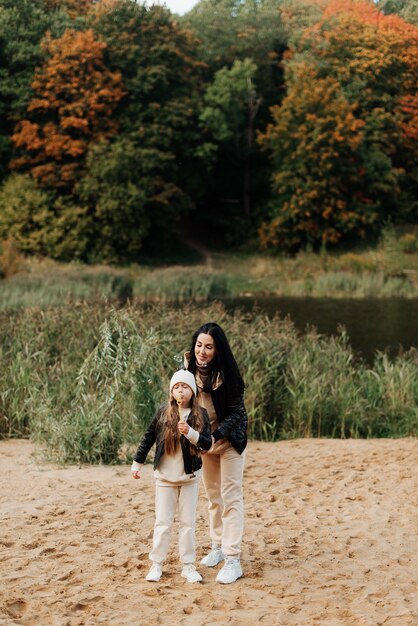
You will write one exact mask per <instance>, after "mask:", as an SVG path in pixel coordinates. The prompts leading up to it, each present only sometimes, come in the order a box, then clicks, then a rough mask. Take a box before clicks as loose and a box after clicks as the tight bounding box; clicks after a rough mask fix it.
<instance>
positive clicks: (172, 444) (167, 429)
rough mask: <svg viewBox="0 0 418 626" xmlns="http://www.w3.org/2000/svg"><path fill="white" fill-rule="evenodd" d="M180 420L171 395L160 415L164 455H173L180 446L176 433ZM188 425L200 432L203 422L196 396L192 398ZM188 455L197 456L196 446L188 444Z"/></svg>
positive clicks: (177, 433)
mask: <svg viewBox="0 0 418 626" xmlns="http://www.w3.org/2000/svg"><path fill="white" fill-rule="evenodd" d="M179 418H180V412H179V407H178V405H177V402H176V401H175V400H174V398H173V396H172V394H170V399H169V401H168V403H167V406H166V409H165V411H163V412H162V414H161V421H162V425H163V429H162V437H163V438H164V452H165V453H166V454H174V453H175V452H177V450H178V449H179V446H180V433H179V431H178V423H179ZM188 424H189V426H191V427H192V428H194V429H195V430H197V431H198V432H201V431H202V428H203V424H204V420H203V414H202V409H201V408H200V406H199V405H198V403H197V400H196V396H195V395H194V394H193V396H192V406H191V411H190V415H189V418H188ZM190 454H192V455H195V456H197V455H198V454H199V451H198V450H197V448H196V446H194V445H193V444H192V443H191V444H190Z"/></svg>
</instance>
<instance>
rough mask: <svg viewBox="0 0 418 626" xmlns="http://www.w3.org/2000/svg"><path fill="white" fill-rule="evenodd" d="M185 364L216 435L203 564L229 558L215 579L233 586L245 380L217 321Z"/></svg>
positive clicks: (240, 512) (201, 333) (206, 472)
mask: <svg viewBox="0 0 418 626" xmlns="http://www.w3.org/2000/svg"><path fill="white" fill-rule="evenodd" d="M186 362H187V368H188V370H189V371H190V372H192V373H193V374H194V376H195V379H196V384H197V387H198V389H199V393H198V396H197V399H198V402H199V404H200V406H201V407H203V408H204V409H206V411H207V412H208V414H209V419H210V423H211V433H212V447H211V448H210V450H209V451H208V452H207V453H206V454H204V456H203V483H204V485H205V489H206V495H207V497H208V500H209V525H210V535H211V540H212V549H211V551H210V552H209V554H207V555H206V556H205V557H204V558H203V559H202V561H201V564H202V565H206V566H208V567H214V566H215V565H217V564H218V563H220V562H221V561H223V560H225V564H224V566H223V568H222V569H221V570H220V571H219V573H218V575H217V578H216V580H217V581H218V582H220V583H224V584H228V583H233V582H235V581H236V580H237V579H238V578H240V577H241V576H242V567H241V561H240V555H241V542H242V534H243V530H244V502H243V490H242V477H243V471H244V457H245V454H244V450H245V448H246V445H247V425H248V418H247V414H246V411H245V407H244V395H243V394H244V382H243V380H242V377H241V374H240V372H239V369H238V365H237V363H236V361H235V358H234V356H233V354H232V350H231V348H230V345H229V343H228V340H227V338H226V336H225V333H224V331H223V330H222V328H221V327H220V326H219V325H218V324H215V323H214V322H209V323H207V324H204V325H203V326H201V327H200V328H198V329H197V331H196V332H195V333H194V335H193V338H192V346H191V349H190V352H188V353H186Z"/></svg>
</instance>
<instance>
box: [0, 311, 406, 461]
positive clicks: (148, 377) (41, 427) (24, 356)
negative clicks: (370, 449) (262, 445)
mask: <svg viewBox="0 0 418 626" xmlns="http://www.w3.org/2000/svg"><path fill="white" fill-rule="evenodd" d="M185 319H187V324H185V323H184V320H185ZM207 319H214V320H217V321H218V322H219V323H220V324H221V325H222V327H223V328H224V329H225V331H226V333H227V335H228V337H229V339H230V341H231V346H232V349H233V351H234V353H235V355H236V358H237V361H238V364H239V366H240V369H241V371H242V373H243V375H244V378H245V380H246V383H247V390H246V406H247V410H248V413H249V419H250V436H251V438H256V439H264V440H276V439H278V438H289V437H306V436H324V437H327V436H336V437H359V436H372V437H373V436H408V435H411V436H416V435H417V434H418V414H417V409H416V407H417V406H418V377H417V373H418V368H417V354H416V352H415V351H413V350H412V351H411V352H409V353H407V354H404V355H401V356H399V357H398V358H397V359H396V360H394V361H390V360H389V359H388V358H387V357H386V356H383V355H379V356H378V357H377V360H376V363H375V366H374V367H373V368H366V367H365V366H364V365H363V364H362V363H359V362H356V361H355V359H354V357H353V353H352V350H351V348H350V346H349V343H348V338H347V336H346V335H345V334H344V333H341V335H339V336H338V337H336V338H330V339H326V338H324V337H322V336H319V335H317V334H316V333H314V332H310V333H308V334H307V335H305V336H300V335H298V333H297V332H296V331H295V329H294V328H293V326H292V324H291V323H290V322H289V321H283V320H279V319H278V318H276V319H273V320H269V319H268V318H267V317H265V316H263V315H260V314H258V313H257V312H253V313H252V314H247V315H244V314H242V313H239V312H237V313H235V314H233V315H229V314H227V313H226V311H225V309H224V308H223V307H222V306H220V305H211V306H210V307H206V309H205V313H204V316H203V317H202V311H201V310H200V309H198V308H196V307H194V306H192V305H190V304H188V305H186V306H185V307H182V308H171V307H163V306H158V307H147V308H143V309H139V308H133V307H130V308H127V309H124V310H121V311H114V310H112V309H109V308H108V307H103V306H100V305H77V306H74V304H72V305H69V306H64V307H61V308H60V309H59V310H58V309H57V308H55V307H53V308H50V309H47V310H45V311H43V312H41V311H39V310H37V309H27V310H24V311H21V312H16V311H10V312H3V313H1V314H0V329H1V331H0V353H1V356H2V362H3V364H4V375H3V377H2V382H1V385H0V428H1V433H2V435H3V436H8V437H9V436H16V435H19V436H22V435H28V434H29V433H30V434H31V436H32V437H34V438H35V439H36V440H37V441H38V443H39V444H40V445H41V446H42V447H43V449H44V450H45V453H46V454H47V455H48V456H49V458H51V457H52V458H54V459H55V460H58V461H60V462H77V463H82V462H93V463H97V462H104V463H109V462H118V461H119V460H121V458H123V459H127V458H130V455H131V454H132V452H133V450H134V449H135V447H136V444H137V442H138V439H139V438H140V436H141V433H142V432H143V430H144V429H145V428H146V426H147V424H148V423H149V420H150V419H151V416H152V414H153V412H154V410H155V407H156V406H157V405H158V404H159V403H160V402H161V401H164V399H165V398H166V396H167V393H168V381H169V378H170V376H171V374H172V372H173V371H174V370H175V369H176V368H178V367H179V366H180V364H181V362H182V354H183V352H184V350H186V349H187V348H188V347H189V344H190V341H191V334H192V332H193V330H194V329H195V328H196V327H198V326H199V325H200V324H201V323H202V322H203V321H205V320H207ZM243 337H245V341H242V338H243Z"/></svg>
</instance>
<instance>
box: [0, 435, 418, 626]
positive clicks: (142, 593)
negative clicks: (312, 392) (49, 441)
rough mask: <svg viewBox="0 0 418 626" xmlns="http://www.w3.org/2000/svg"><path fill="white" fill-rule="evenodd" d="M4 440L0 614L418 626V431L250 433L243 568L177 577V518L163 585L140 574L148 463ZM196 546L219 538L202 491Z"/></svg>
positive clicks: (74, 620)
mask: <svg viewBox="0 0 418 626" xmlns="http://www.w3.org/2000/svg"><path fill="white" fill-rule="evenodd" d="M33 449H34V448H33V445H32V444H31V443H30V442H28V441H2V442H0V472H1V491H0V512H1V535H0V561H1V570H0V571H1V583H0V585H1V586H0V625H9V624H22V625H27V626H29V625H35V624H36V625H37V626H47V625H49V624H53V625H68V626H75V625H84V624H86V625H96V624H106V625H122V624H129V625H133V626H136V625H138V626H141V625H154V624H184V625H193V626H200V625H203V624H204V625H205V626H210V625H212V624H213V625H215V624H218V625H219V624H230V625H251V626H254V625H255V624H257V623H258V622H260V623H261V624H267V625H280V626H288V625H289V626H290V625H296V626H308V625H317V626H340V625H347V626H348V625H350V626H366V625H367V626H377V625H380V624H384V625H385V626H413V625H414V626H416V625H417V624H418V582H417V579H418V547H417V533H418V506H417V504H418V501H417V496H418V489H417V487H418V485H417V472H418V469H417V468H418V463H417V462H418V441H417V440H414V439H401V440H369V441H364V440H361V441H353V440H349V441H339V440H323V439H322V440H297V441H288V442H277V443H258V442H253V443H251V444H250V445H249V448H248V451H247V464H246V471H245V499H246V531H245V543H244V546H243V554H242V560H243V568H244V573H245V576H244V577H243V578H242V579H240V580H239V581H237V582H236V583H235V584H233V585H220V584H219V583H216V582H215V577H216V573H217V570H218V569H219V567H220V566H218V567H216V568H213V569H210V568H200V569H201V573H202V574H203V575H204V582H203V583H196V584H190V583H187V582H186V581H185V580H184V579H183V578H181V576H180V565H179V562H178V555H177V536H176V535H177V527H176V526H175V528H174V534H173V539H172V548H171V550H170V553H169V558H168V561H167V563H166V567H165V571H164V575H163V577H162V578H161V581H160V582H159V583H149V582H147V581H145V580H144V576H145V574H146V572H147V571H148V568H149V561H148V551H149V548H150V542H151V537H152V528H153V522H154V514H153V503H154V479H153V476H152V468H151V466H150V465H147V466H146V467H145V470H144V473H143V478H142V479H141V480H140V481H135V480H133V479H132V478H131V476H130V471H129V468H128V467H127V466H116V467H82V468H78V467H66V468H59V467H56V466H52V465H43V464H40V463H38V462H37V461H36V459H35V458H34V457H33V454H32V453H33ZM197 545H198V553H197V556H198V558H199V559H200V558H201V557H202V556H203V555H204V553H205V551H206V550H207V549H208V547H209V545H210V541H209V537H208V527H207V514H206V500H205V495H204V492H203V487H201V491H200V500H199V506H198V522H197Z"/></svg>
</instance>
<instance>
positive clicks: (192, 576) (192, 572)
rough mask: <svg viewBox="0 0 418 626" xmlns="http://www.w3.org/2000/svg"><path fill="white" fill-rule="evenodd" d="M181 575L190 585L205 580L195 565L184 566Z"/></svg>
mask: <svg viewBox="0 0 418 626" xmlns="http://www.w3.org/2000/svg"><path fill="white" fill-rule="evenodd" d="M181 575H182V576H183V578H185V579H186V580H187V582H188V583H200V582H201V581H202V580H203V578H202V577H201V575H200V574H199V572H198V571H197V570H196V568H195V566H194V565H193V563H186V564H185V565H183V569H182V570H181Z"/></svg>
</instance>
